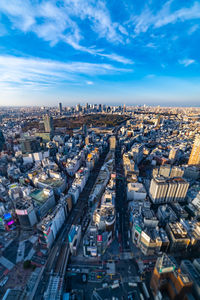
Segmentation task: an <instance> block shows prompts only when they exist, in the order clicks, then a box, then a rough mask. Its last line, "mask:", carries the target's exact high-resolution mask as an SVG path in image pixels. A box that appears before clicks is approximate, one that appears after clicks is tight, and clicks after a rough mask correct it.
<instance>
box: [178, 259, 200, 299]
mask: <svg viewBox="0 0 200 300" xmlns="http://www.w3.org/2000/svg"><path fill="white" fill-rule="evenodd" d="M180 268H181V270H182V271H183V272H185V273H186V274H188V276H189V277H190V279H191V280H192V281H193V290H194V294H195V296H196V297H197V299H200V273H199V272H198V270H197V269H196V268H195V266H194V265H193V263H192V262H191V261H189V260H187V259H185V260H182V262H181V265H180Z"/></svg>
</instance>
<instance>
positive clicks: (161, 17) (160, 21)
mask: <svg viewBox="0 0 200 300" xmlns="http://www.w3.org/2000/svg"><path fill="white" fill-rule="evenodd" d="M172 2H173V1H172V0H170V1H168V2H166V3H165V4H164V5H163V7H162V9H161V10H160V11H158V12H157V13H153V11H152V10H151V9H150V8H149V7H148V6H146V7H145V9H144V10H143V11H142V13H141V14H140V15H138V16H134V17H133V18H132V19H131V22H133V24H134V25H135V29H134V31H135V33H136V34H140V33H142V32H146V31H147V30H148V29H149V28H150V27H153V28H159V27H162V26H165V25H167V24H174V23H176V22H184V21H187V20H194V19H200V4H199V3H198V2H194V4H193V5H192V6H191V7H185V8H181V9H178V10H175V11H173V12H171V11H170V7H171V3H172Z"/></svg>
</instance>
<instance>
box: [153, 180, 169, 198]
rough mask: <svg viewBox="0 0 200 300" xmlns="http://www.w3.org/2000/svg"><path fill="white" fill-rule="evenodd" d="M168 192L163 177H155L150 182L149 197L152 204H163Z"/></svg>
mask: <svg viewBox="0 0 200 300" xmlns="http://www.w3.org/2000/svg"><path fill="white" fill-rule="evenodd" d="M167 190H168V183H167V182H166V180H165V179H164V177H156V178H153V179H152V180H151V185H150V195H151V200H152V201H153V202H154V203H162V202H165V198H166V194H167Z"/></svg>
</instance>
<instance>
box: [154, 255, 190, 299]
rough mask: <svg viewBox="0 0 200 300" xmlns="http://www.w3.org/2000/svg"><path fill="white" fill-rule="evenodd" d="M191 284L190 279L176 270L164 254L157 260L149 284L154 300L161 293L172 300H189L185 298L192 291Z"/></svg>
mask: <svg viewBox="0 0 200 300" xmlns="http://www.w3.org/2000/svg"><path fill="white" fill-rule="evenodd" d="M192 284H193V282H192V280H191V279H190V277H189V276H188V275H187V274H186V273H185V272H182V270H180V269H178V268H177V266H176V265H175V263H174V262H173V261H172V260H171V259H170V258H169V257H168V256H167V255H166V254H163V256H161V257H159V258H157V261H156V265H155V268H154V271H153V274H152V277H151V282H150V286H151V289H152V292H153V295H154V297H155V299H156V297H157V296H158V295H159V293H163V292H164V293H165V294H167V296H169V298H170V299H172V300H176V299H177V300H178V299H183V300H186V299H189V297H187V296H188V294H190V292H191V291H192ZM161 297H162V296H161ZM161 297H160V298H157V299H162V298H161Z"/></svg>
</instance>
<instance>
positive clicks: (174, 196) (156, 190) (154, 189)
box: [150, 177, 189, 203]
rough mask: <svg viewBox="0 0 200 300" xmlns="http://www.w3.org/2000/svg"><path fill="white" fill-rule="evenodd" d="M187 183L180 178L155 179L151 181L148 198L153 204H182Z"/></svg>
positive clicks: (187, 186)
mask: <svg viewBox="0 0 200 300" xmlns="http://www.w3.org/2000/svg"><path fill="white" fill-rule="evenodd" d="M188 188H189V183H188V182H187V181H186V180H184V179H183V178H181V177H177V178H173V179H172V178H164V177H155V178H153V179H152V180H151V185H150V196H151V200H152V201H153V203H169V202H183V201H184V200H185V197H186V195H187V191H188Z"/></svg>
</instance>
